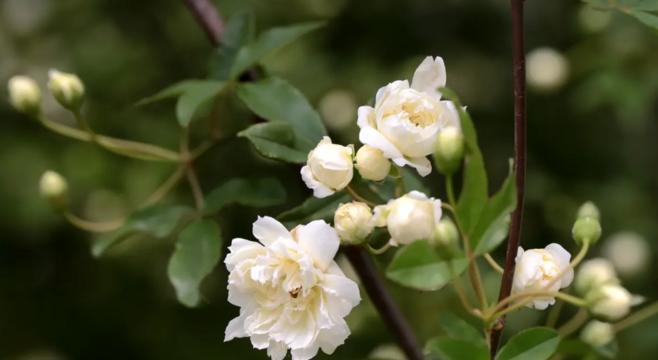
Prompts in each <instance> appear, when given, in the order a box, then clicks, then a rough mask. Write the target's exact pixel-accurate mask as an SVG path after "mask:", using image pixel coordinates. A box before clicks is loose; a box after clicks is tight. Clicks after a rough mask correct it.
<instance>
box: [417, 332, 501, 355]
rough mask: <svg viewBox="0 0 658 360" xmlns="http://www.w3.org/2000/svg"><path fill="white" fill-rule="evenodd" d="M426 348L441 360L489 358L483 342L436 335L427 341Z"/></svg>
mask: <svg viewBox="0 0 658 360" xmlns="http://www.w3.org/2000/svg"><path fill="white" fill-rule="evenodd" d="M426 349H427V350H428V351H429V352H430V354H432V355H434V356H436V357H438V358H439V359H441V360H465V359H468V360H488V359H489V349H488V348H487V346H486V345H485V344H484V343H483V342H477V343H473V342H470V341H466V340H461V339H453V338H447V337H438V338H434V339H432V340H430V341H428V342H427V346H426Z"/></svg>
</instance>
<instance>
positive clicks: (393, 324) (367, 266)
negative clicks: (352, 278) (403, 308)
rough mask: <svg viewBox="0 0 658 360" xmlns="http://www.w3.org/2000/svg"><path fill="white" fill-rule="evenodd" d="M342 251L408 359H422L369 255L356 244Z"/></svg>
mask: <svg viewBox="0 0 658 360" xmlns="http://www.w3.org/2000/svg"><path fill="white" fill-rule="evenodd" d="M344 252H345V255H346V256H347V258H348V259H349V261H350V263H351V264H352V266H353V267H354V270H355V271H356V273H357V275H359V278H360V279H361V282H362V283H363V287H364V288H365V289H366V292H367V293H368V296H369V297H370V301H371V302H372V304H373V305H374V306H375V308H376V309H377V311H378V312H379V314H380V315H381V317H382V319H383V320H384V323H386V326H388V328H389V330H390V331H391V332H392V333H393V335H394V336H395V337H396V338H397V339H396V340H397V342H398V344H399V345H400V348H401V349H402V351H403V352H404V354H405V355H406V357H407V358H408V359H409V360H423V359H424V357H423V353H422V351H421V350H420V347H419V346H418V340H416V336H415V335H414V333H413V331H412V330H411V328H410V327H409V324H408V323H407V321H406V319H405V318H404V316H403V315H402V312H400V309H399V308H398V306H397V305H396V303H395V301H394V300H393V298H392V297H391V294H389V292H388V291H387V290H386V287H385V286H384V282H383V281H382V279H381V278H380V276H379V274H378V273H377V270H376V268H375V264H374V263H373V261H372V259H371V258H370V255H369V254H368V253H367V252H366V251H365V250H364V249H363V248H362V247H358V246H347V247H345V249H344Z"/></svg>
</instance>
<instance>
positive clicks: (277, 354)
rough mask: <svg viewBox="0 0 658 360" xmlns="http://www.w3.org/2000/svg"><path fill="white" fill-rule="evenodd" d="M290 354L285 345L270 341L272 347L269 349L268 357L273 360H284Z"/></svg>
mask: <svg viewBox="0 0 658 360" xmlns="http://www.w3.org/2000/svg"><path fill="white" fill-rule="evenodd" d="M287 353H288V347H287V346H286V344H285V343H282V342H279V341H270V346H269V347H268V348H267V355H268V356H269V357H270V358H271V359H272V360H283V358H285V357H286V354H287Z"/></svg>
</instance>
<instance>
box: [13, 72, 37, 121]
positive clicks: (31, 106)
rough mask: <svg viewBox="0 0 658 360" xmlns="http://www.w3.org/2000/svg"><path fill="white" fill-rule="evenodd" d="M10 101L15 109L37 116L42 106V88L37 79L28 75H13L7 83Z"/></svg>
mask: <svg viewBox="0 0 658 360" xmlns="http://www.w3.org/2000/svg"><path fill="white" fill-rule="evenodd" d="M7 88H8V89H9V102H10V103H11V106H13V107H14V109H16V110H18V111H20V112H22V113H24V114H28V115H32V116H36V115H38V114H39V111H40V108H41V90H39V85H37V83H36V81H34V80H33V79H32V78H30V77H27V76H22V75H18V76H13V77H12V78H11V79H9V82H8V84H7Z"/></svg>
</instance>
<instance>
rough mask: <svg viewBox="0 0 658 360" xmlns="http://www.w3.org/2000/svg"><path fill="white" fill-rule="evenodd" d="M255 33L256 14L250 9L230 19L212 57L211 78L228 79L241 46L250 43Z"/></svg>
mask: <svg viewBox="0 0 658 360" xmlns="http://www.w3.org/2000/svg"><path fill="white" fill-rule="evenodd" d="M253 33H254V16H253V14H252V13H251V12H250V11H243V12H240V13H237V14H235V15H233V16H231V18H230V19H229V21H228V23H227V24H226V31H224V36H223V37H222V43H221V45H220V46H219V47H218V48H217V49H216V50H215V51H214V52H213V54H212V57H211V59H210V78H212V79H217V80H228V79H229V73H230V71H231V67H232V66H233V63H234V61H235V57H236V55H237V54H238V51H239V50H240V48H242V47H243V46H244V45H245V44H247V43H249V42H250V41H251V39H252V37H253V35H254V34H253Z"/></svg>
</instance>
